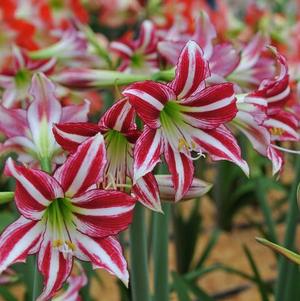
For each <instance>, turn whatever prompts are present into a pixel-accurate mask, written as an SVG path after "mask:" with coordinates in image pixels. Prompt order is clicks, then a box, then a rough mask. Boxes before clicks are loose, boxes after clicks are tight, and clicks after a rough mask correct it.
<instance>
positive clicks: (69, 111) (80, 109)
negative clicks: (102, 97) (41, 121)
mask: <svg viewBox="0 0 300 301" xmlns="http://www.w3.org/2000/svg"><path fill="white" fill-rule="evenodd" d="M89 111H90V102H89V101H88V100H85V101H84V103H83V104H80V105H69V106H65V107H63V108H62V116H61V120H60V122H61V123H65V122H86V121H87V120H88V113H89Z"/></svg>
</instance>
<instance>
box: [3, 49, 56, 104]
mask: <svg viewBox="0 0 300 301" xmlns="http://www.w3.org/2000/svg"><path fill="white" fill-rule="evenodd" d="M11 60H12V62H10V64H9V66H8V67H7V68H4V69H3V70H2V72H1V74H0V87H1V88H2V89H3V90H4V92H3V95H2V101H1V104H2V105H3V106H4V107H6V108H11V107H15V106H18V105H20V101H23V102H28V100H29V99H28V98H29V95H28V89H29V86H30V81H31V77H32V74H33V72H43V73H45V74H49V73H50V72H51V71H52V70H53V69H54V67H55V63H56V59H55V58H50V59H46V60H32V59H30V58H29V57H28V55H27V53H26V52H25V51H24V50H22V49H19V48H17V47H13V48H12V58H11Z"/></svg>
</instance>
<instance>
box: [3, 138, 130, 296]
mask: <svg viewBox="0 0 300 301" xmlns="http://www.w3.org/2000/svg"><path fill="white" fill-rule="evenodd" d="M105 163H106V159H105V145H104V141H103V137H102V135H101V134H97V135H96V136H95V137H92V138H90V139H88V140H86V141H85V142H84V143H83V144H82V145H81V146H79V147H78V149H77V151H76V152H75V153H74V154H73V155H71V156H70V157H69V158H68V159H67V160H66V162H65V163H64V164H63V165H62V166H61V167H59V168H58V169H57V170H56V171H55V172H54V175H53V176H51V175H49V174H47V173H45V172H43V171H40V170H37V169H31V168H26V167H24V166H18V165H16V164H15V163H14V162H13V160H12V159H11V158H9V159H8V161H7V163H6V169H5V173H6V175H9V176H13V177H14V178H15V179H16V191H15V201H16V206H17V208H18V210H19V212H20V213H21V217H20V218H19V219H18V220H17V221H15V222H14V223H12V224H11V225H10V226H8V227H7V228H6V229H5V230H4V232H3V233H2V235H1V237H0V250H1V252H0V272H2V271H4V270H5V269H6V268H7V267H8V266H10V265H11V264H13V263H15V262H24V261H25V260H26V257H27V256H28V255H31V254H35V253H37V254H38V255H37V256H38V268H39V271H40V272H41V273H42V274H43V276H44V290H43V292H42V294H41V295H40V297H39V298H38V299H37V300H39V301H42V300H49V298H51V297H52V296H53V295H54V294H55V293H56V292H57V291H58V290H59V289H60V288H61V286H62V284H63V283H64V281H65V280H66V279H67V278H68V276H69V274H70V272H71V269H72V266H73V257H76V258H78V259H80V260H84V261H90V262H91V263H92V264H93V266H94V267H96V268H104V269H106V270H107V271H108V272H110V273H112V274H114V275H116V276H117V277H119V278H120V279H121V280H122V281H123V282H124V283H125V284H127V283H128V271H127V267H126V261H125V259H124V257H123V255H122V248H121V246H120V244H119V242H118V241H117V239H116V238H115V235H116V234H118V233H119V232H120V231H122V230H124V229H126V228H127V227H128V225H129V224H130V222H131V219H132V211H133V208H134V205H135V200H134V199H132V198H131V197H130V196H129V195H127V194H125V193H123V192H120V191H114V190H109V191H106V190H101V189H98V188H95V187H96V185H95V184H96V183H97V182H99V181H100V180H101V178H102V177H103V170H104V167H105Z"/></svg>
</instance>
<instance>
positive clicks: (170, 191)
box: [155, 175, 212, 202]
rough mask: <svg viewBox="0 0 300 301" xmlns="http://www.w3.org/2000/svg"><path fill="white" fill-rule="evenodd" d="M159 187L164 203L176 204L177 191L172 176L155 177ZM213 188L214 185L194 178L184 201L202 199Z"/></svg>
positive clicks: (183, 198)
mask: <svg viewBox="0 0 300 301" xmlns="http://www.w3.org/2000/svg"><path fill="white" fill-rule="evenodd" d="M155 178H156V181H157V183H158V187H159V194H160V197H161V199H162V200H163V201H170V202H174V200H175V194H176V190H175V188H174V185H173V181H172V176H170V175H155ZM211 188H212V184H210V183H207V182H205V181H202V180H200V179H196V178H193V181H192V184H191V186H190V188H189V190H188V191H187V193H186V194H185V195H184V196H183V197H182V199H181V200H182V201H185V200H191V199H195V198H200V197H201V196H203V195H204V194H206V193H207V192H208V191H209V190H210V189H211Z"/></svg>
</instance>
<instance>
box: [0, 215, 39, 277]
mask: <svg viewBox="0 0 300 301" xmlns="http://www.w3.org/2000/svg"><path fill="white" fill-rule="evenodd" d="M43 230H44V228H43V226H42V224H41V223H39V222H36V221H32V220H28V219H26V218H25V217H23V216H21V217H20V218H19V219H18V220H17V221H15V222H14V223H12V224H11V225H9V226H8V227H7V228H6V229H5V230H4V232H3V233H2V235H1V236H0V250H1V252H0V274H1V273H2V272H3V271H4V270H6V268H7V267H8V266H10V265H11V264H13V263H15V262H25V260H26V257H27V256H28V254H29V253H30V251H31V250H32V249H33V248H35V247H36V245H37V244H38V242H39V241H40V238H41V236H42V235H43Z"/></svg>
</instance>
